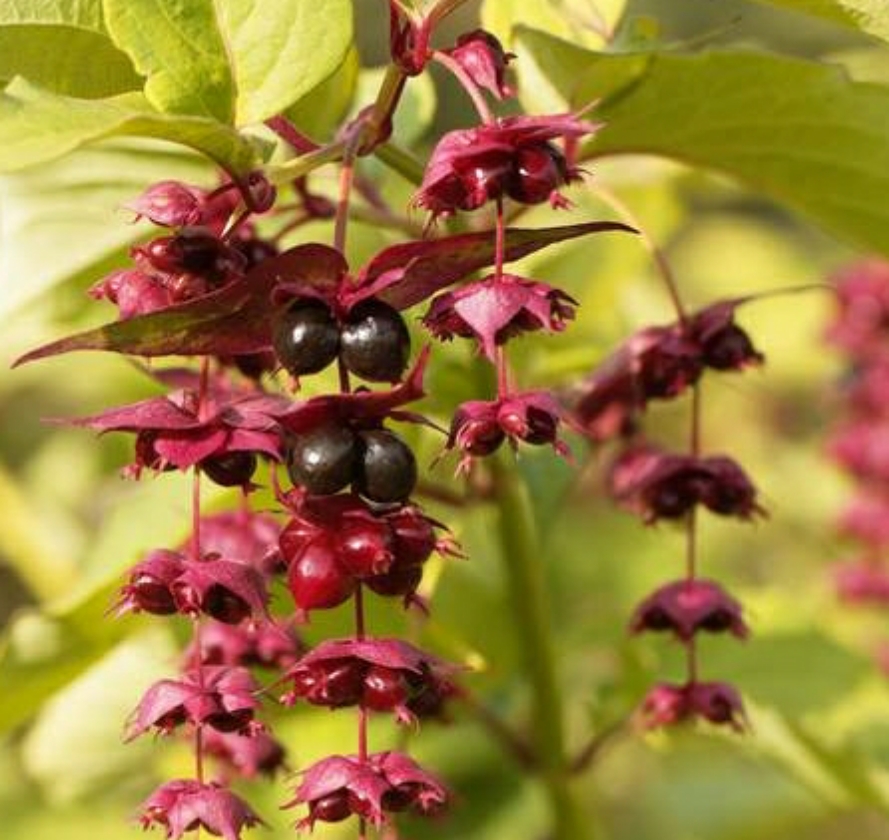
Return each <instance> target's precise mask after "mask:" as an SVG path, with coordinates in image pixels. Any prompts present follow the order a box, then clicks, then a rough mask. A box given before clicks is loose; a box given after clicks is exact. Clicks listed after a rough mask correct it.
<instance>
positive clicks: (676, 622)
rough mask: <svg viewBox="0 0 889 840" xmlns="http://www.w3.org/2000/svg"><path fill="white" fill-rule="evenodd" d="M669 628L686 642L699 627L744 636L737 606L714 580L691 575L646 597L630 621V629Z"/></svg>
mask: <svg viewBox="0 0 889 840" xmlns="http://www.w3.org/2000/svg"><path fill="white" fill-rule="evenodd" d="M646 630H649V631H655V632H657V631H665V630H666V631H670V632H672V633H675V635H676V637H677V638H679V639H680V640H682V641H684V642H688V641H690V640H691V639H692V637H693V636H694V635H695V634H696V633H698V632H699V631H701V630H705V631H707V632H709V633H723V632H729V633H731V634H732V635H734V636H737V637H738V638H739V639H745V638H746V637H747V636H748V634H749V632H750V631H749V629H748V628H747V625H746V624H745V623H744V619H743V618H742V617H741V605H740V604H739V603H738V602H737V601H736V600H735V599H734V598H732V597H731V596H730V595H729V594H728V593H727V592H725V590H724V589H723V588H722V587H721V586H720V585H719V584H718V583H716V582H715V581H712V580H703V579H701V578H695V579H692V580H679V581H675V582H674V583H668V584H667V585H666V586H662V587H660V588H659V589H658V590H656V591H655V592H653V593H652V594H651V595H649V596H648V598H646V599H645V600H644V601H643V602H642V603H641V604H639V606H638V607H636V611H635V613H634V614H633V618H632V619H631V621H630V631H631V632H632V633H641V632H643V631H646Z"/></svg>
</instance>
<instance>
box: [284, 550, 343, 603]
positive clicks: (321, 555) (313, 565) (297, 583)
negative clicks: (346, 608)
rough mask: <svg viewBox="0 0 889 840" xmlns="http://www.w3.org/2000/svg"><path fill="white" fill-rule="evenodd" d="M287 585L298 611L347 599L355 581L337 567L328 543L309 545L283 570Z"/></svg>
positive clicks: (333, 552)
mask: <svg viewBox="0 0 889 840" xmlns="http://www.w3.org/2000/svg"><path fill="white" fill-rule="evenodd" d="M287 586H288V587H289V589H290V593H291V594H292V595H293V600H294V603H295V604H296V606H297V607H299V608H300V609H301V610H316V609H321V610H323V609H330V608H331V607H336V606H338V605H339V604H342V603H343V602H344V601H346V600H348V599H349V597H350V596H351V595H352V593H353V592H354V591H355V581H354V579H353V578H352V577H350V576H349V575H347V574H345V573H344V572H343V571H342V570H341V569H340V567H339V564H338V563H337V558H336V552H335V551H334V549H333V546H332V545H331V543H330V541H329V540H327V539H324V538H319V539H316V540H314V541H313V542H311V543H309V544H308V545H307V546H306V547H305V548H304V549H303V551H302V552H301V553H300V555H299V557H297V558H295V559H294V560H293V562H291V564H290V567H289V568H288V570H287Z"/></svg>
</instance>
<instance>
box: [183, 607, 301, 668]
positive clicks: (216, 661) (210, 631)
mask: <svg viewBox="0 0 889 840" xmlns="http://www.w3.org/2000/svg"><path fill="white" fill-rule="evenodd" d="M200 642H201V644H200V652H201V658H200V660H199V659H198V651H197V648H196V645H195V643H194V642H192V644H190V645H189V646H188V648H187V649H186V651H185V656H184V660H185V663H186V665H187V666H188V667H192V668H195V667H197V666H198V664H199V662H202V663H203V664H204V665H251V666H252V665H261V666H263V667H266V668H275V669H278V670H280V669H283V668H289V667H290V666H291V665H293V664H294V663H295V662H296V661H297V660H298V659H299V657H300V655H301V654H302V653H304V652H305V646H304V645H303V643H302V640H301V639H300V638H299V636H298V635H297V634H296V631H295V630H294V629H293V627H292V626H291V625H290V624H277V623H275V622H274V621H272V620H268V619H266V620H259V621H248V622H243V623H241V624H223V623H221V622H218V621H214V622H211V623H208V624H207V625H206V626H205V627H203V628H202V630H201V639H200Z"/></svg>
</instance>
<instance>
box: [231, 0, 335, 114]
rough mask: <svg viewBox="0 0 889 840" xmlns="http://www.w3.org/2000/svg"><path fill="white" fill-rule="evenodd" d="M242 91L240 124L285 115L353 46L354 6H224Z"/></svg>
mask: <svg viewBox="0 0 889 840" xmlns="http://www.w3.org/2000/svg"><path fill="white" fill-rule="evenodd" d="M219 5H220V9H221V11H222V25H223V31H224V32H228V33H229V34H228V36H227V37H228V44H229V52H230V54H231V57H232V62H233V65H234V75H235V81H236V85H237V91H238V101H237V107H236V117H235V121H236V123H237V124H238V125H249V124H251V123H257V122H261V121H262V120H264V119H266V118H268V117H271V116H274V115H275V114H279V113H281V112H282V111H284V110H285V109H286V108H287V107H289V106H290V105H292V104H293V103H294V102H296V101H297V100H299V99H300V98H301V97H303V96H305V95H306V94H307V93H308V92H309V91H311V90H312V89H313V88H315V87H316V86H317V85H319V84H320V83H321V82H323V81H324V80H325V79H326V78H327V77H328V76H329V75H330V74H331V73H332V72H333V71H334V70H335V69H336V68H337V67H339V65H340V64H342V62H343V60H344V58H345V56H346V52H347V51H348V49H349V47H350V45H351V43H352V4H351V3H350V0H324V2H323V3H319V2H317V0H275V2H274V3H267V2H262V0H240V2H232V0H228V2H225V3H220V4H219Z"/></svg>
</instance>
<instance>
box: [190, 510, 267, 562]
mask: <svg viewBox="0 0 889 840" xmlns="http://www.w3.org/2000/svg"><path fill="white" fill-rule="evenodd" d="M280 531H281V525H280V523H279V522H278V520H277V519H275V518H274V517H273V516H270V515H268V514H264V513H256V512H255V511H252V510H249V509H247V508H243V507H242V508H240V509H239V510H236V511H222V512H220V513H215V514H212V515H210V516H202V517H201V549H202V550H203V551H204V552H205V553H207V554H218V555H220V556H221V557H225V558H226V560H234V561H235V562H238V563H246V564H247V565H248V566H252V567H253V568H254V569H256V570H257V571H259V572H260V573H262V574H263V575H265V576H271V575H272V574H273V573H274V572H275V571H277V570H278V569H279V567H280V565H281V555H280V551H279V550H278V536H279V535H280Z"/></svg>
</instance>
